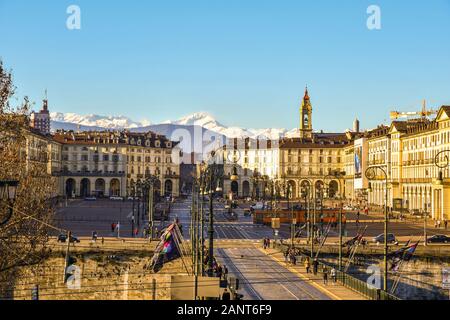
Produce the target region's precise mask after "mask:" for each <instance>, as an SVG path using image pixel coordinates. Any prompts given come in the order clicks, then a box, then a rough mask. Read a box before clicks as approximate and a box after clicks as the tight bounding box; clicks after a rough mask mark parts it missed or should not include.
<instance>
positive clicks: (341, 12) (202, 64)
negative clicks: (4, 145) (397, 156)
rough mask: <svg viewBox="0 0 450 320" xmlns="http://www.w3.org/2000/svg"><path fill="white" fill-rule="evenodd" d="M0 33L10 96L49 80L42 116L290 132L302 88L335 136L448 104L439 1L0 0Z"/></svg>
mask: <svg viewBox="0 0 450 320" xmlns="http://www.w3.org/2000/svg"><path fill="white" fill-rule="evenodd" d="M71 4H76V5H78V6H80V8H81V24H82V25H81V27H82V28H81V30H76V31H70V30H68V29H67V28H66V19H67V17H68V15H67V13H66V9H67V7H68V6H69V5H71ZM371 4H376V5H378V6H380V8H381V14H382V16H381V19H382V29H381V30H376V31H370V30H368V29H367V27H366V20H367V17H368V15H367V13H366V9H367V7H368V6H369V5H371ZM0 37H1V39H2V40H1V42H0V58H1V59H2V60H3V62H4V64H5V65H6V66H7V67H9V68H12V69H13V73H14V76H15V83H16V85H17V86H18V94H19V95H28V96H30V98H31V99H32V100H34V101H36V102H37V104H39V105H40V103H41V102H40V100H41V99H42V97H43V93H44V90H45V89H46V88H47V89H48V92H49V99H50V107H51V110H52V111H59V112H76V113H81V114H88V113H96V114H104V115H110V114H111V115H126V116H129V117H131V118H132V119H135V120H141V119H143V118H145V119H148V120H150V121H151V122H153V123H157V122H160V121H164V120H168V119H172V120H173V119H177V118H180V117H182V116H184V115H187V114H190V113H192V112H197V111H207V112H209V113H211V114H212V115H213V116H215V117H216V118H217V120H219V121H220V122H222V123H224V124H225V125H229V126H232V125H236V126H242V127H252V128H265V127H274V128H281V127H284V128H288V129H291V128H294V127H298V121H299V120H298V119H299V115H298V114H299V112H298V108H299V104H300V100H301V98H302V96H303V92H304V87H305V85H306V84H307V85H308V87H309V88H310V95H311V99H312V103H313V107H314V116H313V122H314V128H315V129H324V130H326V131H338V130H344V129H345V128H349V127H351V124H352V121H353V119H354V118H355V117H356V116H357V117H358V118H360V119H361V122H362V127H365V128H367V127H373V126H376V125H377V124H379V123H382V122H383V121H384V120H385V119H388V116H389V111H391V110H393V109H400V110H406V111H412V110H416V109H420V106H421V100H422V99H427V100H428V102H429V104H430V105H431V106H440V105H442V104H450V0H431V1H406V0H396V1H392V0H387V1H380V0H372V1H365V0H342V1H335V0H328V1H325V0H317V1H301V0H292V1H283V0H280V1H273V0H272V1H267V0H246V1H237V0H226V1H225V0H223V1H218V0H204V1H200V0H191V1H185V0H184V1H182V0H172V1H141V0H129V1H119V0H117V1H106V0H95V1H92V0H89V1H88V0H71V1H64V0H58V1H54V0H41V1H25V0H0Z"/></svg>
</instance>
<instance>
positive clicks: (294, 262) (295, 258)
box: [292, 253, 297, 266]
mask: <svg viewBox="0 0 450 320" xmlns="http://www.w3.org/2000/svg"><path fill="white" fill-rule="evenodd" d="M292 265H294V266H296V265H297V257H296V256H295V254H294V253H292Z"/></svg>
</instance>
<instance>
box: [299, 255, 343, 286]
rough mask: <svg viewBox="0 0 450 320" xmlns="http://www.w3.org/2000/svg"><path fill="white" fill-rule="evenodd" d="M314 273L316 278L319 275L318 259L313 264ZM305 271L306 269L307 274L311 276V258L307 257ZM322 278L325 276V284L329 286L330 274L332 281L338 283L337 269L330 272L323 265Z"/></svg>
mask: <svg viewBox="0 0 450 320" xmlns="http://www.w3.org/2000/svg"><path fill="white" fill-rule="evenodd" d="M312 268H313V270H312V273H313V274H314V275H315V276H316V275H317V274H318V273H319V261H318V260H317V258H315V259H314V260H313V262H312ZM305 269H306V273H307V274H309V273H311V263H310V258H309V257H306V258H305ZM321 272H322V276H323V283H324V284H326V285H327V284H328V274H329V275H330V277H331V280H332V281H333V282H334V283H336V282H337V271H336V269H335V268H331V270H330V271H328V267H327V266H326V265H322V271H321Z"/></svg>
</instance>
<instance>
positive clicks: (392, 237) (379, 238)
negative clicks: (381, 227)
mask: <svg viewBox="0 0 450 320" xmlns="http://www.w3.org/2000/svg"><path fill="white" fill-rule="evenodd" d="M372 241H373V242H375V243H376V244H380V243H384V233H382V234H380V235H378V236H376V237H374V238H373V239H372ZM387 242H388V243H393V244H395V245H397V244H398V241H397V239H396V238H395V235H394V234H392V233H388V235H387Z"/></svg>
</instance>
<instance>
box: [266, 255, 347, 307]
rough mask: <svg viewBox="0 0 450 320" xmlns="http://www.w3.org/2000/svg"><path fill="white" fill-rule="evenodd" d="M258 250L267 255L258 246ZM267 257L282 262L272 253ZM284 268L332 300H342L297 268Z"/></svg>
mask: <svg viewBox="0 0 450 320" xmlns="http://www.w3.org/2000/svg"><path fill="white" fill-rule="evenodd" d="M258 250H259V251H260V252H262V253H264V254H265V255H266V256H267V254H266V253H265V252H264V250H263V249H261V248H258ZM268 257H270V258H271V259H272V260H275V261H276V262H278V264H280V265H282V266H283V262H282V261H281V260H280V259H278V258H277V257H275V256H273V255H270V256H268ZM285 268H286V269H288V270H289V271H291V272H292V273H295V274H297V275H299V276H300V278H302V279H304V280H306V281H308V283H310V284H311V285H312V286H314V287H315V288H316V289H318V290H320V291H322V293H325V294H326V295H328V296H329V297H331V298H334V300H343V299H342V298H340V297H338V296H337V295H335V294H334V293H332V292H331V291H329V290H328V289H326V288H324V287H322V286H321V285H319V284H317V283H316V282H315V281H314V280H312V279H310V278H308V277H306V276H304V275H303V274H302V273H300V272H298V271H297V270H295V269H293V268H291V267H289V266H285Z"/></svg>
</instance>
